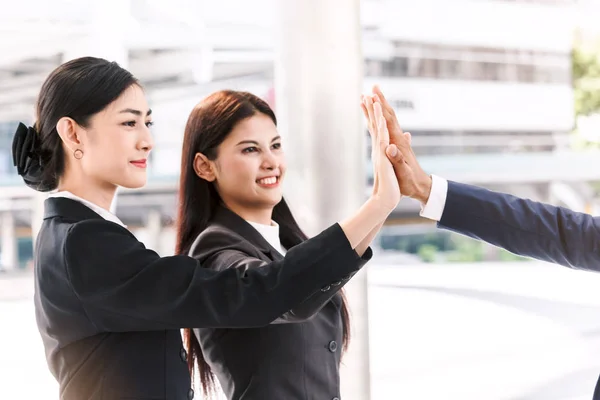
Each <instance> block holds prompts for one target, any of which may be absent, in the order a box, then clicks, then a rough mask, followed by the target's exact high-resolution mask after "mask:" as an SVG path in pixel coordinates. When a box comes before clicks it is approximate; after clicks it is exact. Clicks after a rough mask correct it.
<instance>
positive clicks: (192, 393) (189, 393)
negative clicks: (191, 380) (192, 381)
mask: <svg viewBox="0 0 600 400" xmlns="http://www.w3.org/2000/svg"><path fill="white" fill-rule="evenodd" d="M193 398H194V389H190V390H189V391H188V400H192V399H193ZM338 400H339V399H338Z"/></svg>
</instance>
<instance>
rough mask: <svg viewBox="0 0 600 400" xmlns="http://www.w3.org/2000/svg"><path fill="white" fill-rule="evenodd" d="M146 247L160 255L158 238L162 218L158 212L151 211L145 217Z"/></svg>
mask: <svg viewBox="0 0 600 400" xmlns="http://www.w3.org/2000/svg"><path fill="white" fill-rule="evenodd" d="M146 218H147V219H146V229H145V231H146V232H145V233H146V234H145V236H146V241H145V244H146V247H148V248H150V249H152V250H154V251H156V252H157V253H160V249H159V247H160V237H161V232H162V218H161V215H160V211H159V210H155V209H151V210H149V211H148V215H147V217H146Z"/></svg>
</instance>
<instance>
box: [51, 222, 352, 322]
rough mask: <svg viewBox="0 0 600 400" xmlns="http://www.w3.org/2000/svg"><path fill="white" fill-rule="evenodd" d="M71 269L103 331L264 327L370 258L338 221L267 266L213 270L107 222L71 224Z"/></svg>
mask: <svg viewBox="0 0 600 400" xmlns="http://www.w3.org/2000/svg"><path fill="white" fill-rule="evenodd" d="M63 251H64V256H65V259H66V260H67V263H66V264H67V266H66V268H67V274H68V276H69V281H70V284H71V286H72V289H73V290H74V292H75V294H76V295H77V296H78V298H79V299H80V301H81V303H82V305H83V307H84V309H85V311H86V313H87V315H88V317H89V319H90V320H91V321H92V323H93V324H95V326H96V327H97V329H98V330H100V331H111V332H127V331H143V330H159V329H178V328H183V327H259V326H264V325H267V324H269V323H270V322H272V321H273V320H275V319H276V318H277V317H279V316H281V315H282V314H283V313H285V312H286V311H288V310H290V309H292V308H293V307H295V306H296V305H297V304H299V303H301V302H302V301H304V300H305V299H306V298H307V297H309V296H310V295H311V294H313V293H314V292H315V291H316V290H318V289H320V288H321V287H323V286H325V285H327V284H330V283H332V282H336V281H339V280H342V279H344V278H345V277H347V276H348V275H351V274H353V273H355V272H356V271H358V270H359V269H360V267H361V266H362V265H363V264H364V261H363V260H362V259H361V258H360V257H358V255H357V254H356V252H355V251H354V250H353V249H352V248H351V247H350V244H349V242H348V240H347V238H346V236H345V235H344V233H343V231H342V229H341V227H340V226H339V225H338V224H334V225H333V226H331V227H330V228H328V229H326V230H325V231H323V232H322V233H321V234H319V235H318V236H316V237H315V238H313V239H311V240H308V241H306V242H304V243H302V244H301V245H299V246H297V247H295V248H293V249H291V250H290V252H289V254H288V256H287V257H286V258H285V260H283V261H280V262H273V263H270V264H269V265H266V266H264V267H263V268H251V269H248V268H231V269H226V270H223V271H214V270H212V269H209V268H203V267H202V266H201V265H200V263H199V262H198V261H196V260H195V259H194V258H191V257H186V256H173V257H164V258H161V257H159V256H158V254H156V253H155V252H154V251H151V250H148V249H146V248H145V247H144V245H143V244H142V243H140V242H139V241H138V240H137V239H136V238H135V237H134V236H133V235H132V234H131V233H130V232H129V231H128V230H126V229H125V228H123V227H121V226H119V225H117V224H114V223H112V222H108V221H104V220H87V221H83V222H79V223H76V224H74V225H72V226H71V228H70V231H69V233H68V235H67V239H66V240H65V244H64V249H63Z"/></svg>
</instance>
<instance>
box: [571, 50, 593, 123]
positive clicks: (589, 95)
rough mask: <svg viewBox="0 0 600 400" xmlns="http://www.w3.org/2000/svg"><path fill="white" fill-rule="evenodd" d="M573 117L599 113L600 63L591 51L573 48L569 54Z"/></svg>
mask: <svg viewBox="0 0 600 400" xmlns="http://www.w3.org/2000/svg"><path fill="white" fill-rule="evenodd" d="M571 67H572V76H573V90H574V96H575V115H576V116H580V115H591V114H595V113H598V112H600V62H598V55H597V54H596V53H595V52H592V51H583V50H581V49H578V48H575V49H573V51H572V53H571Z"/></svg>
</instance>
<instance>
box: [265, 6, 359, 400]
mask: <svg viewBox="0 0 600 400" xmlns="http://www.w3.org/2000/svg"><path fill="white" fill-rule="evenodd" d="M279 7H280V12H279V18H278V23H280V26H279V32H278V35H277V36H278V39H279V43H278V44H277V55H276V64H275V88H276V99H275V104H276V113H277V116H278V120H279V121H280V124H279V130H280V132H281V135H282V137H283V146H284V149H286V150H287V152H286V154H287V159H288V172H287V178H286V188H285V190H286V197H287V198H288V201H289V202H290V205H291V207H292V209H293V210H294V213H295V215H296V216H297V217H298V219H299V222H300V223H301V224H302V226H303V227H306V228H308V229H307V232H308V233H309V234H315V233H317V232H319V231H320V230H322V229H323V228H325V227H326V226H328V225H330V224H331V223H333V222H335V221H340V220H342V219H343V218H345V217H347V216H349V215H350V214H351V213H352V212H354V211H355V210H357V209H358V208H359V207H360V205H361V204H362V202H363V201H364V200H365V185H366V172H365V165H366V148H365V134H364V122H363V116H362V112H361V110H360V105H359V104H360V94H361V92H362V76H363V69H362V65H363V57H362V49H361V27H360V15H359V11H360V10H359V0H302V1H288V0H280V1H279ZM346 290H347V294H348V299H349V302H350V309H351V317H352V328H353V329H352V342H351V345H350V351H349V353H348V354H347V355H346V357H345V358H344V365H343V367H342V393H341V394H342V398H343V399H345V400H368V399H369V398H370V372H369V371H370V368H369V335H368V315H367V282H366V275H365V273H364V272H361V273H359V274H357V276H355V277H354V278H353V279H352V281H351V282H350V283H349V284H348V285H347V286H346Z"/></svg>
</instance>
